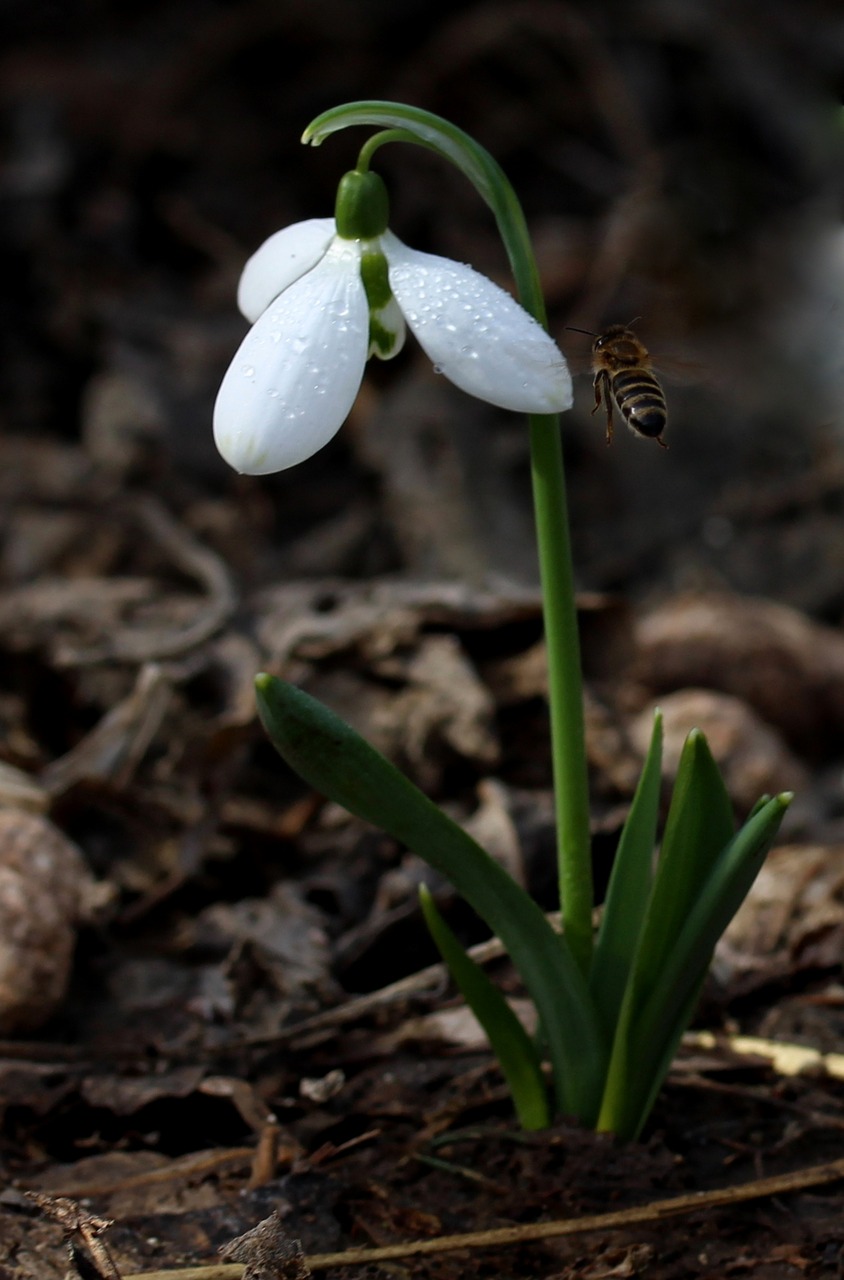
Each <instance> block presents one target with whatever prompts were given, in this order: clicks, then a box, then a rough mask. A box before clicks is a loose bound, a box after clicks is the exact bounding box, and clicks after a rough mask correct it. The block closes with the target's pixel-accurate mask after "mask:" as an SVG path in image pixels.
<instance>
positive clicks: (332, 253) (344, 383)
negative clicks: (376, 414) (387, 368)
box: [214, 218, 572, 475]
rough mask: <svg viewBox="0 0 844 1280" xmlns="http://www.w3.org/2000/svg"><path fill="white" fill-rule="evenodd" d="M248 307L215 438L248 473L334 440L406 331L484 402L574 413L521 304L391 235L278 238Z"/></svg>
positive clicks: (243, 303)
mask: <svg viewBox="0 0 844 1280" xmlns="http://www.w3.org/2000/svg"><path fill="white" fill-rule="evenodd" d="M384 264H386V273H384V271H383V266H384ZM238 305H239V307H240V310H241V311H242V312H243V314H244V315H245V316H246V318H247V319H248V320H250V321H252V322H253V324H252V328H251V329H250V331H249V333H248V334H247V335H246V337H245V338H244V340H243V342H242V343H241V345H240V348H239V350H238V352H237V354H236V355H235V357H234V360H233V361H232V363H231V365H230V366H229V369H228V371H227V373H226V375H225V377H224V379H223V382H222V385H221V387H220V391H219V393H218V396H217V402H216V405H215V408H214V439H215V441H216V444H217V448H218V449H219V451H220V453H221V454H222V455H223V457H224V458H225V459H226V461H227V462H228V463H230V465H231V466H232V467H234V468H235V470H237V471H240V472H243V473H245V474H248V475H267V474H269V473H271V472H274V471H282V470H284V469H285V468H287V467H292V466H295V465H296V463H298V462H304V461H305V459H306V458H309V457H310V456H311V455H312V454H314V453H316V452H317V450H318V449H321V448H322V446H323V445H325V444H327V443H328V441H329V440H331V439H332V437H333V436H334V435H335V434H336V433H337V431H338V430H339V429H340V427H341V426H342V424H343V422H344V420H345V418H346V417H347V415H348V413H349V411H350V409H351V407H352V404H353V403H354V400H355V397H356V396H357V393H358V390H359V388H360V384H361V381H362V379H363V373H364V368H365V366H366V361H367V359H368V357H369V356H370V355H372V354H375V355H378V356H380V357H381V358H382V359H387V358H389V357H390V356H392V355H395V354H396V352H398V351H399V350H400V349H401V347H402V345H403V343H404V336H405V323H407V325H409V326H410V329H411V332H412V333H413V334H414V336H415V337H416V339H417V340H418V342H419V344H420V346H421V347H422V348H423V350H424V351H425V352H426V353H427V355H428V356H429V358H430V359H431V361H432V362H433V363H434V365H435V366H436V368H437V370H438V371H439V372H441V373H443V374H444V375H445V376H446V377H447V378H448V379H449V380H450V381H451V382H453V383H454V384H455V386H458V387H460V388H461V390H463V391H466V392H468V393H469V394H470V395H473V396H477V397H478V398H479V399H481V400H486V401H487V402H488V403H489V404H493V405H497V406H498V407H499V408H502V409H512V410H516V411H518V412H524V413H539V414H545V413H558V412H561V411H562V410H564V409H568V408H569V407H570V405H571V400H572V396H571V378H570V376H569V372H568V368H567V366H566V363H565V360H564V359H563V356H562V354H561V353H560V351H559V349H558V347H557V346H556V344H555V343H554V342H553V340H552V339H551V338H550V337H549V336H548V334H547V333H546V332H545V330H544V329H543V328H542V326H541V325H540V324H538V323H537V321H536V320H534V319H533V318H532V317H531V316H529V315H528V313H527V312H526V311H524V310H523V308H522V307H520V306H519V304H518V303H517V302H516V301H515V300H514V299H513V298H512V297H511V296H510V294H508V293H506V292H505V291H504V290H503V289H501V288H499V286H498V285H496V284H494V283H493V282H492V281H491V280H488V279H487V278H486V277H485V276H483V275H481V274H480V273H479V272H477V271H475V270H473V268H471V267H468V266H465V265H462V264H460V263H457V262H453V261H451V260H449V259H447V258H440V257H437V256H435V255H433V254H428V253H420V252H418V251H416V250H413V249H409V248H408V247H407V246H406V245H405V244H403V243H402V242H401V240H399V239H398V237H396V236H395V235H393V234H392V232H390V231H386V230H385V231H383V232H382V233H381V234H379V235H377V236H375V237H371V238H357V239H349V238H346V237H344V236H342V235H340V234H338V232H337V224H336V222H335V220H334V219H333V218H313V219H310V220H308V221H307V222H298V223H295V224H294V225H293V226H290V227H286V228H284V230H282V231H277V232H276V233H275V234H274V235H272V236H270V238H269V239H268V240H267V241H265V243H264V244H263V245H262V246H261V247H260V249H258V251H257V252H256V253H255V254H253V256H252V257H251V258H250V259H249V261H248V262H247V264H246V267H245V268H244V271H243V275H242V277H241V280H240V286H239V288H238Z"/></svg>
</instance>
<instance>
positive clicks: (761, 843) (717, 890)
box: [636, 792, 792, 1039]
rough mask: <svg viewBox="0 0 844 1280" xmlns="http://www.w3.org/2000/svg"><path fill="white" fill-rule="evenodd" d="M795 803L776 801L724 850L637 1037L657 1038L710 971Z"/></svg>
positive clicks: (784, 798)
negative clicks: (697, 980) (721, 941)
mask: <svg viewBox="0 0 844 1280" xmlns="http://www.w3.org/2000/svg"><path fill="white" fill-rule="evenodd" d="M791 798H792V797H791V793H790V792H783V793H782V794H781V795H778V796H774V798H773V799H772V800H769V801H768V803H767V804H766V805H765V806H764V807H763V808H762V809H760V810H759V811H758V812H757V813H756V814H755V815H754V816H753V817H752V818H749V819H748V820H747V822H746V823H745V824H744V826H743V827H742V828H741V829H740V830H739V831H737V832H736V834H735V836H733V838H732V840H730V841H729V843H728V844H727V846H726V848H725V849H724V850H723V851H722V853H721V855H720V857H719V858H718V859H717V861H716V863H715V866H714V867H713V868H712V871H711V873H710V875H709V878H708V880H707V881H706V883H705V885H703V886H702V888H701V891H700V894H699V896H698V898H697V900H696V901H695V902H694V904H693V905H692V908H691V910H690V911H689V914H688V916H687V918H686V922H685V925H684V927H683V929H682V930H681V932H680V933H679V935H678V937H677V939H676V941H675V944H674V947H673V949H672V951H671V954H670V955H669V956H668V957H667V960H666V964H665V967H664V969H663V970H662V971H661V972H660V974H659V981H658V982H656V983H655V984H654V986H653V988H652V990H651V992H650V994H649V997H648V1001H647V1004H646V1006H645V1007H644V1009H643V1010H642V1013H641V1016H640V1017H637V1019H636V1028H637V1031H636V1034H637V1036H644V1037H645V1038H646V1039H647V1038H648V1037H650V1036H657V1035H658V1034H659V1032H660V1028H662V1027H664V1026H665V1025H666V1024H670V1023H671V1022H673V1020H674V1019H675V1018H676V1016H677V1013H678V1011H679V1009H680V1008H682V1006H683V1005H684V1004H685V1002H686V999H687V995H688V991H689V989H690V988H691V987H692V986H693V984H694V982H695V974H696V973H700V972H701V970H705V969H706V968H708V966H709V963H710V961H711V959H712V953H713V952H714V950H715V946H716V944H717V942H718V939H719V938H720V937H721V934H722V933H723V932H724V930H725V929H726V927H727V925H728V924H729V923H730V921H731V920H732V918H733V916H734V915H735V913H736V912H737V911H738V909H739V907H740V906H741V904H742V902H744V899H745V898H746V897H747V894H748V892H749V891H750V887H751V885H752V884H753V881H754V880H755V879H756V877H757V875H758V874H759V872H760V870H761V868H762V864H763V862H764V861H765V858H766V856H767V853H768V850H769V849H770V847H771V845H772V844H773V842H774V840H775V839H776V835H777V832H778V831H779V828H780V824H781V822H782V819H783V814H784V813H785V811H786V809H787V808H788V806H789V804H790V803H791Z"/></svg>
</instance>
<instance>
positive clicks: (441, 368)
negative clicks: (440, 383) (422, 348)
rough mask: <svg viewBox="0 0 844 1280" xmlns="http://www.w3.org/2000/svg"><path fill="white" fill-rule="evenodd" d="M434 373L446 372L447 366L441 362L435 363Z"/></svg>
mask: <svg viewBox="0 0 844 1280" xmlns="http://www.w3.org/2000/svg"><path fill="white" fill-rule="evenodd" d="M434 373H445V366H444V365H441V364H435V365H434Z"/></svg>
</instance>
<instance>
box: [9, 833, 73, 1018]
mask: <svg viewBox="0 0 844 1280" xmlns="http://www.w3.org/2000/svg"><path fill="white" fill-rule="evenodd" d="M90 887H91V877H90V874H89V872H88V869H87V867H86V864H85V860H84V858H83V856H82V854H81V852H80V851H79V849H78V848H77V847H76V845H75V844H72V843H71V841H70V840H68V839H67V837H66V836H64V835H63V834H62V832H61V831H59V829H58V828H57V827H55V826H54V825H53V824H52V823H51V822H49V821H48V820H47V819H46V818H44V817H41V816H40V815H38V814H34V813H27V812H24V811H23V810H18V809H0V1034H2V1035H9V1034H11V1033H14V1032H20V1031H32V1030H34V1029H35V1028H37V1027H40V1026H42V1025H43V1024H44V1023H45V1022H46V1021H47V1019H48V1018H49V1017H50V1016H51V1015H52V1014H53V1013H54V1012H55V1010H56V1008H57V1007H58V1006H59V1004H60V1003H61V1001H62V1000H63V998H64V996H65V993H66V991H67V986H68V982H69V980H70V972H71V966H72V962H73V950H74V946H75V943H76V925H77V923H78V921H79V919H80V917H81V916H82V914H83V911H84V906H83V904H84V902H85V900H86V898H87V897H88V895H89V893H90Z"/></svg>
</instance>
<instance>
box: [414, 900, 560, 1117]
mask: <svg viewBox="0 0 844 1280" xmlns="http://www.w3.org/2000/svg"><path fill="white" fill-rule="evenodd" d="M419 900H420V903H421V905H422V911H423V914H424V916H425V921H426V923H427V925H428V928H429V930H430V932H431V937H432V938H433V939H434V942H435V943H436V945H437V949H438V950H439V953H440V955H441V956H442V958H443V960H444V961H445V962H446V964H447V965H448V968H449V970H450V971H451V976H452V977H453V978H454V981H455V982H456V983H457V986H458V987H459V988H460V991H461V993H462V995H463V999H464V1000H465V1001H466V1003H467V1005H468V1006H469V1008H470V1009H471V1010H472V1013H473V1014H474V1015H475V1017H476V1018H477V1020H478V1022H479V1023H480V1024H481V1026H482V1027H483V1029H484V1031H485V1032H486V1034H487V1037H488V1039H489V1042H490V1044H491V1046H492V1051H493V1053H494V1054H495V1056H496V1058H497V1059H498V1064H499V1066H500V1067H501V1070H502V1072H503V1074H504V1078H505V1080H506V1081H507V1084H508V1087H509V1089H510V1093H511V1094H512V1096H513V1103H514V1105H515V1108H516V1114H517V1115H518V1117H519V1123H520V1124H521V1126H522V1128H523V1129H547V1127H548V1125H549V1124H550V1122H551V1117H550V1115H549V1111H548V1091H547V1089H546V1088H545V1080H544V1078H543V1075H542V1064H541V1062H540V1061H539V1054H538V1053H537V1051H536V1045H535V1044H534V1042H533V1041H532V1040H531V1038H530V1036H529V1035H528V1033H527V1032H526V1031H525V1029H524V1027H523V1026H522V1024H521V1022H520V1021H519V1019H518V1018H517V1017H516V1015H515V1013H514V1012H513V1010H512V1009H511V1008H510V1006H509V1004H508V1003H507V1001H506V1000H505V999H504V996H503V995H502V994H501V992H500V991H499V990H498V987H496V986H495V984H494V983H492V982H490V980H489V978H488V977H487V975H486V974H485V973H484V971H483V969H482V968H481V966H480V965H479V964H476V963H475V961H474V960H473V959H472V957H471V956H469V955H467V954H466V952H465V950H464V949H463V947H462V946H461V945H460V943H459V942H458V940H457V938H456V937H455V936H454V934H453V933H452V931H451V929H450V928H449V927H448V925H447V924H446V922H445V920H443V918H442V916H441V915H440V913H439V911H438V910H437V907H436V904H435V902H434V899H433V898H432V897H431V895H430V893H429V892H428V889H427V888H426V887H425V885H422V886H421V887H420V890H419Z"/></svg>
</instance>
